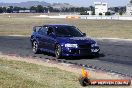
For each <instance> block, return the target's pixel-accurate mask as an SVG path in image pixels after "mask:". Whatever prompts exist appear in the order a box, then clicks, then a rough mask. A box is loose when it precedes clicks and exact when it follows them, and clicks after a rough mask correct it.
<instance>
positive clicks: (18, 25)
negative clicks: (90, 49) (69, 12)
mask: <svg viewBox="0 0 132 88" xmlns="http://www.w3.org/2000/svg"><path fill="white" fill-rule="evenodd" d="M9 15H10V16H11V17H10V18H9V17H8V16H9ZM33 15H38V14H6V15H0V35H12V34H15V35H30V34H31V32H32V27H33V26H36V25H43V24H70V25H75V26H77V27H78V28H79V29H80V30H81V31H83V32H86V33H87V35H88V36H91V37H114V38H132V21H117V20H81V19H78V20H77V19H76V20H73V19H48V18H33V17H29V16H33Z"/></svg>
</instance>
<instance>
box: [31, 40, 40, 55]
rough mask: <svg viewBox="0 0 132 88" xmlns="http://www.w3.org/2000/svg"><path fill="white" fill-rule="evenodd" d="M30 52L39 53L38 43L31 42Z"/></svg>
mask: <svg viewBox="0 0 132 88" xmlns="http://www.w3.org/2000/svg"><path fill="white" fill-rule="evenodd" d="M32 50H33V52H34V53H35V54H37V53H39V49H38V43H37V42H36V41H33V45H32Z"/></svg>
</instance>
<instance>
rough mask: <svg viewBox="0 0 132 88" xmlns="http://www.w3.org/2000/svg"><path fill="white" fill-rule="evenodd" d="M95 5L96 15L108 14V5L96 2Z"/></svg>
mask: <svg viewBox="0 0 132 88" xmlns="http://www.w3.org/2000/svg"><path fill="white" fill-rule="evenodd" d="M94 5H95V15H99V14H102V15H105V13H106V12H108V4H107V3H103V2H94Z"/></svg>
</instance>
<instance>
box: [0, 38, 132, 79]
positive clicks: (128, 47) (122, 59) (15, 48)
mask: <svg viewBox="0 0 132 88" xmlns="http://www.w3.org/2000/svg"><path fill="white" fill-rule="evenodd" d="M29 39H30V38H29V37H20V36H0V53H2V54H8V55H17V56H21V57H27V56H37V57H41V59H45V58H50V59H52V58H55V57H53V55H50V54H46V53H43V54H36V55H34V54H33V53H32V48H31V45H30V42H29ZM97 42H98V44H99V45H100V48H101V52H100V56H99V57H94V58H93V57H89V56H88V57H79V58H76V57H70V58H63V59H61V60H62V61H66V62H69V63H75V64H82V65H87V66H88V67H91V68H95V69H100V70H105V71H110V72H116V73H118V74H122V75H126V76H130V77H132V41H115V40H107V39H106V40H97Z"/></svg>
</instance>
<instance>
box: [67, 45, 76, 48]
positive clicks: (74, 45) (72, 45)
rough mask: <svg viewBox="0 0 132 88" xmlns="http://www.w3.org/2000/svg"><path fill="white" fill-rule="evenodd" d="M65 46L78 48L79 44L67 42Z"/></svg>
mask: <svg viewBox="0 0 132 88" xmlns="http://www.w3.org/2000/svg"><path fill="white" fill-rule="evenodd" d="M65 47H68V48H77V47H78V45H77V44H65Z"/></svg>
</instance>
